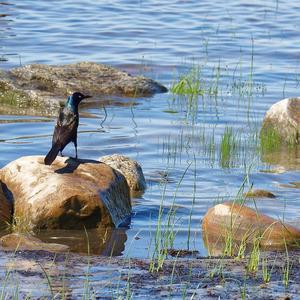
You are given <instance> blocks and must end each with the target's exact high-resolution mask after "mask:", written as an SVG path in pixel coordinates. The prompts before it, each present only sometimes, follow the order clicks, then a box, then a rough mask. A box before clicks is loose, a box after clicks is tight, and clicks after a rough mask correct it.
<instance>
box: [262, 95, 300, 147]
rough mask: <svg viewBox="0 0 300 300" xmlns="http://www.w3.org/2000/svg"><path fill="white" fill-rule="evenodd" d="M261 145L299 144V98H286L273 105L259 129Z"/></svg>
mask: <svg viewBox="0 0 300 300" xmlns="http://www.w3.org/2000/svg"><path fill="white" fill-rule="evenodd" d="M261 139H262V144H264V145H266V146H268V145H271V146H274V145H275V144H276V143H288V144H299V142H300V98H286V99H283V100H281V101H279V102H277V103H275V104H273V105H272V106H271V107H270V109H269V110H268V111H267V113H266V115H265V117H264V120H263V125H262V129H261Z"/></svg>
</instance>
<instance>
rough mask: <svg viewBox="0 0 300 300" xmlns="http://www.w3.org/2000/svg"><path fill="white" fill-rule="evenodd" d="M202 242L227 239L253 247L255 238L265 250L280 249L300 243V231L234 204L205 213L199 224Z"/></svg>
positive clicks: (217, 206)
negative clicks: (201, 230) (200, 225)
mask: <svg viewBox="0 0 300 300" xmlns="http://www.w3.org/2000/svg"><path fill="white" fill-rule="evenodd" d="M202 229H203V238H204V239H205V240H206V243H207V244H210V245H212V244H213V243H215V242H225V239H226V237H228V235H230V236H231V237H232V239H233V240H234V241H245V242H246V243H249V244H251V243H253V241H254V240H255V239H257V238H259V239H260V245H261V246H262V247H266V248H282V247H285V244H286V245H293V244H296V242H299V240H300V231H299V230H298V229H296V228H294V227H292V226H290V225H287V224H284V223H282V222H280V221H279V220H275V219H273V218H271V217H268V216H266V215H263V214H260V213H259V212H257V211H255V210H253V209H251V208H249V207H246V206H244V205H240V204H237V203H233V202H226V203H223V204H218V205H216V206H214V207H212V208H210V209H209V210H208V212H207V213H206V215H205V216H204V218H203V222H202Z"/></svg>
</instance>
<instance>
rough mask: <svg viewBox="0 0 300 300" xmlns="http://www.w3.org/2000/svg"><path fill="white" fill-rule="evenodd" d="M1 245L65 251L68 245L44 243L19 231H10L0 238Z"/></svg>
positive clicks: (10, 247)
mask: <svg viewBox="0 0 300 300" xmlns="http://www.w3.org/2000/svg"><path fill="white" fill-rule="evenodd" d="M0 245H1V247H4V248H8V249H10V250H13V251H15V250H44V251H50V252H67V251H68V250H69V247H68V246H66V245H62V244H55V243H49V244H48V243H44V242H42V241H41V240H40V239H38V238H36V237H34V236H32V235H30V234H24V233H23V234H21V233H12V234H7V235H4V236H2V237H1V238H0Z"/></svg>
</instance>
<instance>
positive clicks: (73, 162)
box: [54, 157, 101, 174]
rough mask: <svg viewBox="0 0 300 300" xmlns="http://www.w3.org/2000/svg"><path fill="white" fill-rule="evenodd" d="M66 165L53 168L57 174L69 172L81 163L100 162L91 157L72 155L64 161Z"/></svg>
mask: <svg viewBox="0 0 300 300" xmlns="http://www.w3.org/2000/svg"><path fill="white" fill-rule="evenodd" d="M65 163H66V165H65V166H64V167H62V168H60V169H57V170H55V171H54V172H55V173H57V174H70V173H73V172H74V171H75V170H76V169H77V168H78V167H79V166H80V165H81V164H87V163H89V164H101V162H100V161H97V160H92V159H78V158H77V159H76V158H73V157H70V158H68V159H67V160H66V161H65Z"/></svg>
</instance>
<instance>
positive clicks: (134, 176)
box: [99, 154, 146, 196]
mask: <svg viewBox="0 0 300 300" xmlns="http://www.w3.org/2000/svg"><path fill="white" fill-rule="evenodd" d="M99 160H100V161H101V162H103V163H105V164H107V165H109V166H110V167H112V168H113V169H115V170H117V171H119V172H120V173H121V174H123V175H124V177H125V178H126V180H127V183H128V186H129V188H130V191H131V194H132V195H133V196H139V195H141V194H143V193H144V191H145V190H146V180H145V177H144V174H143V171H142V168H141V166H140V165H139V164H138V163H137V162H136V161H135V160H132V159H130V158H129V157H126V156H124V155H119V154H113V155H107V156H102V157H100V159H99Z"/></svg>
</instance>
